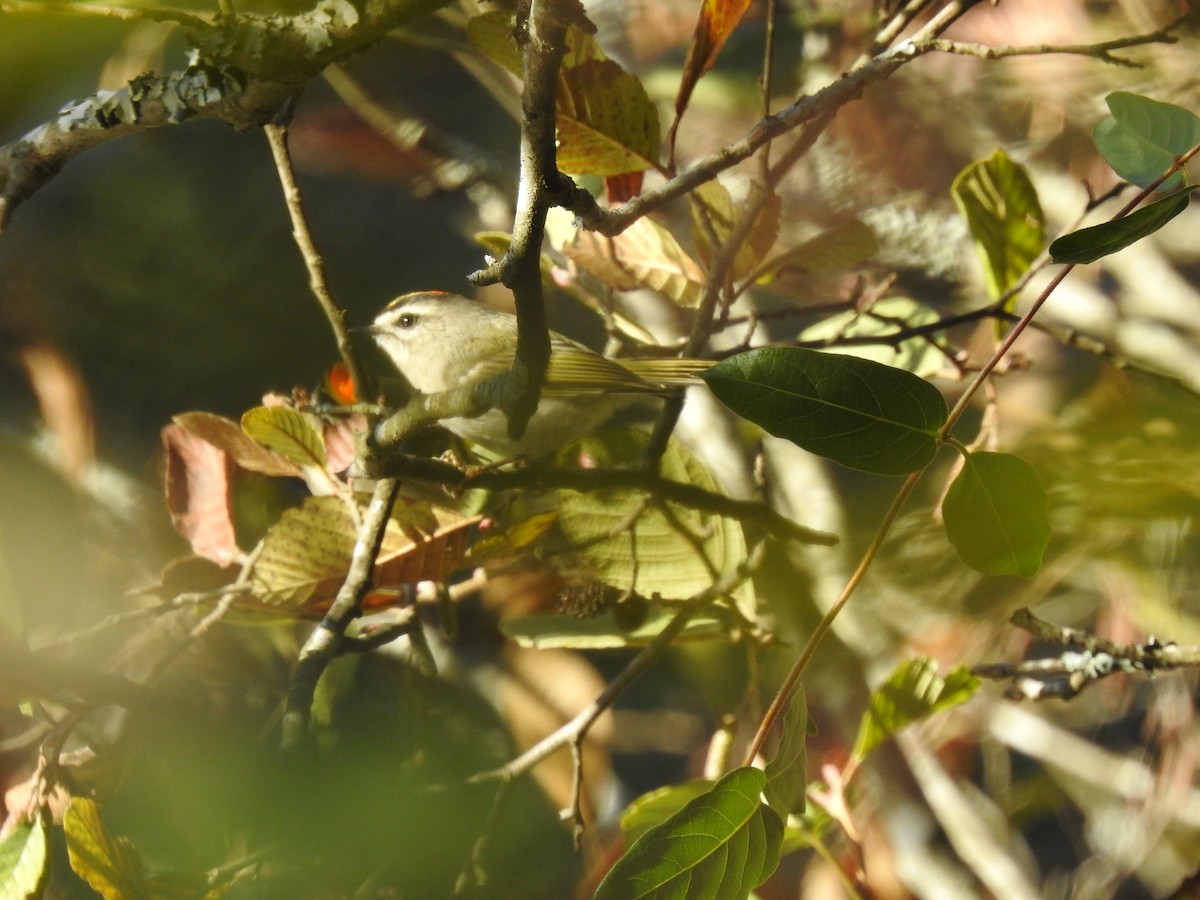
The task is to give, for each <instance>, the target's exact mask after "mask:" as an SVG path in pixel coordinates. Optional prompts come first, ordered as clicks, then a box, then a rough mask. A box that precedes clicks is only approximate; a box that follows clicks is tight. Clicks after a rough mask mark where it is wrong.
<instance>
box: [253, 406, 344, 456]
mask: <svg viewBox="0 0 1200 900" xmlns="http://www.w3.org/2000/svg"><path fill="white" fill-rule="evenodd" d="M242 430H243V431H245V432H246V434H248V435H250V437H252V438H254V440H256V441H258V442H259V443H260V444H262V445H263V446H264V447H266V448H267V449H268V450H273V451H274V452H276V453H278V454H279V455H280V456H282V457H284V458H285V459H288V460H291V461H292V462H293V463H295V464H296V465H297V466H299V467H300V468H301V469H304V468H307V467H310V466H317V467H320V468H324V467H325V445H324V443H323V442H322V441H321V433H320V432H319V431H317V429H316V426H315V425H313V423H312V422H311V421H310V420H309V419H308V418H307V417H305V416H304V415H303V414H302V413H299V412H297V411H296V410H294V409H290V408H288V407H286V406H256V407H255V408H254V409H251V410H249V411H247V412H246V413H245V414H244V415H243V416H242Z"/></svg>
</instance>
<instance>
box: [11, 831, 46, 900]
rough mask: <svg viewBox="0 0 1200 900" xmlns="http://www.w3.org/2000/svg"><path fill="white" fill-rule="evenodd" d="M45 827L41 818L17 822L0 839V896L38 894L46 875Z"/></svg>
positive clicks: (21, 899) (16, 897)
mask: <svg viewBox="0 0 1200 900" xmlns="http://www.w3.org/2000/svg"><path fill="white" fill-rule="evenodd" d="M48 863H49V858H48V857H47V855H46V826H45V824H44V823H43V822H42V819H41V818H40V817H38V818H35V819H34V820H33V821H32V822H25V823H22V824H20V825H18V826H17V827H16V828H14V829H13V830H12V831H10V832H9V833H8V834H7V835H5V837H4V840H3V841H0V898H2V900H24V898H25V897H39V896H41V892H42V888H43V887H44V885H45V881H46V877H47V875H48V874H49V868H48Z"/></svg>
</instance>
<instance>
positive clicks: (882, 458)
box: [700, 347, 947, 475]
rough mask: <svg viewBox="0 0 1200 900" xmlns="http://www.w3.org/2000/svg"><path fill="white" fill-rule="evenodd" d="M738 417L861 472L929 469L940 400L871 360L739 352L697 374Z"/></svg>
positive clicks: (942, 417)
mask: <svg viewBox="0 0 1200 900" xmlns="http://www.w3.org/2000/svg"><path fill="white" fill-rule="evenodd" d="M700 377H701V378H703V379H704V380H705V381H706V382H707V383H708V386H709V387H710V388H711V389H712V392H713V393H714V394H715V395H716V396H717V399H719V400H720V401H721V402H722V403H724V404H725V405H726V406H728V407H729V408H730V409H732V410H733V411H734V412H735V413H737V414H738V415H739V416H742V417H743V418H745V419H749V420H750V421H751V422H754V423H755V424H756V425H760V426H761V427H763V428H765V429H766V430H767V431H768V432H770V433H771V434H773V435H775V436H776V437H781V438H786V439H787V440H789V441H792V442H793V443H796V444H799V445H800V446H801V447H803V448H804V449H805V450H809V451H811V452H813V453H818V454H820V455H821V456H826V457H828V458H830V459H832V460H833V461H834V462H838V463H841V464H842V465H844V466H849V467H850V468H853V469H861V470H862V471H864V472H875V473H877V474H880V475H903V474H906V473H908V472H914V471H916V470H917V469H920V468H922V467H924V466H926V465H928V464H929V462H930V461H931V460H932V459H933V456H934V454H935V453H936V452H937V446H938V442H937V432H938V429H939V428H941V426H942V424H943V423H944V422H945V421H946V415H947V412H946V401H945V400H943V399H942V395H941V394H940V393H938V391H937V389H936V388H935V387H933V385H931V384H929V383H928V382H926V381H922V380H921V379H920V378H917V377H916V376H915V375H912V374H910V373H908V372H904V371H901V370H900V369H894V368H892V367H891V366H884V365H880V364H879V363H876V362H871V361H870V360H865V359H857V358H855V357H852V356H841V355H838V354H833V353H820V352H818V351H816V350H805V349H802V348H799V347H768V348H762V349H758V350H750V351H749V352H747V353H739V354H738V355H736V356H731V357H730V358H729V359H726V360H723V361H722V362H720V363H718V364H717V365H715V366H713V367H712V368H711V369H707V370H706V371H704V372H701V373H700Z"/></svg>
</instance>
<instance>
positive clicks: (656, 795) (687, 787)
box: [621, 778, 715, 844]
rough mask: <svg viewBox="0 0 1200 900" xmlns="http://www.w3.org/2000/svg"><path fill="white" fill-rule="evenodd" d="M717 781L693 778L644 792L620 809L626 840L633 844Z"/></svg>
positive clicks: (710, 788) (707, 790)
mask: <svg viewBox="0 0 1200 900" xmlns="http://www.w3.org/2000/svg"><path fill="white" fill-rule="evenodd" d="M714 784H715V782H713V781H709V780H708V779H706V778H694V779H692V780H691V781H685V782H683V783H682V784H671V785H667V786H666V787H661V788H658V789H656V790H653V791H650V792H649V793H646V794H642V796H640V797H638V798H637V799H636V800H634V801H633V802H632V803H630V804H629V806H627V807H626V808H625V812H623V813H621V833H622V834H624V835H625V843H626V844H633V843H634V842H635V841H637V839H638V838H640V837H641V836H642V835H643V834H645V833H646V832H647V831H649V830H650V829H651V828H654V827H655V826H657V825H661V824H662V823H663V822H665V821H666V820H667V819H669V818H671V816H673V815H675V813H677V812H679V811H680V810H681V809H683V808H684V807H685V806H687V805H688V804H689V803H691V802H692V801H693V800H695V799H696V798H697V797H700V796H702V795H704V794H707V793H708V792H709V791H711V790H712V787H713V785H714Z"/></svg>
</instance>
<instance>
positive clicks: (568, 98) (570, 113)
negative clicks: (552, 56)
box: [467, 12, 661, 176]
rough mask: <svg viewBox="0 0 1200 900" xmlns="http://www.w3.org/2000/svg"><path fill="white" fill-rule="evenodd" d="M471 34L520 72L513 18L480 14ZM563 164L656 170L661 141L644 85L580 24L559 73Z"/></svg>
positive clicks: (612, 170)
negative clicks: (584, 30)
mask: <svg viewBox="0 0 1200 900" xmlns="http://www.w3.org/2000/svg"><path fill="white" fill-rule="evenodd" d="M467 37H468V39H469V40H470V41H471V43H472V44H474V45H475V46H476V47H477V48H478V49H479V50H480V51H481V52H482V53H483V54H484V55H485V56H487V57H488V58H490V59H491V60H492V61H494V62H496V63H498V64H499V65H501V66H503V67H504V68H505V69H507V70H508V71H510V72H512V73H513V74H515V75H517V76H520V75H521V72H522V69H523V62H522V59H521V54H520V51H519V50H518V49H517V47H516V44H515V43H514V42H513V37H512V16H511V14H509V13H505V12H496V13H486V14H484V15H482V16H476V17H475V18H473V19H471V21H470V22H469V23H468V24H467ZM557 106H558V119H557V127H558V168H559V169H560V170H561V171H563V172H567V173H569V174H577V175H584V174H586V175H599V176H610V175H622V174H624V173H626V172H640V171H642V170H644V169H649V168H653V166H654V165H655V163H656V162H657V160H658V147H659V143H660V139H661V135H660V129H659V121H658V108H657V107H656V106H655V105H654V103H653V102H652V101H651V100H650V97H649V95H647V93H646V89H645V88H644V87H642V83H641V82H640V81H638V79H637V78H635V77H634V76H633V75H631V74H629V73H628V72H626V71H625V70H624V69H622V68H621V66H620V65H619V64H618V63H616V62H615V61H614V60H611V59H608V58H607V57H606V56H605V55H604V52H603V51H602V50H601V49H600V45H599V44H598V43H596V40H595V39H594V38H593V37H592V36H591V35H588V34H586V33H584V32H583V31H581V30H580V29H578V28H570V29H568V31H567V53H566V55H565V56H564V58H563V63H562V68H561V69H560V71H559V77H558V104H557Z"/></svg>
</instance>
